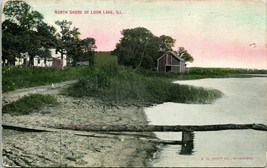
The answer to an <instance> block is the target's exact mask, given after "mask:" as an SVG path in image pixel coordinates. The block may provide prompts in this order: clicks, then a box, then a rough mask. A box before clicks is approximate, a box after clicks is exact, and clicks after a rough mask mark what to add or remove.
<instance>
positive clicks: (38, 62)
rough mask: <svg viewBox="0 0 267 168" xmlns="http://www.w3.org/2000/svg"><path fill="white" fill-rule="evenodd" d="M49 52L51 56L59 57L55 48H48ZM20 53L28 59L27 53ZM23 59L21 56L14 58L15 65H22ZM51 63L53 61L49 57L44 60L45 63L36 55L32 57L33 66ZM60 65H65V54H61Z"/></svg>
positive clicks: (47, 65) (48, 65)
mask: <svg viewBox="0 0 267 168" xmlns="http://www.w3.org/2000/svg"><path fill="white" fill-rule="evenodd" d="M50 52H51V56H52V58H57V59H61V55H60V53H59V52H56V49H54V48H53V49H50ZM21 55H22V56H24V57H26V60H27V61H29V56H28V55H27V53H22V54H21ZM24 61H25V60H24V59H23V58H16V61H15V66H18V65H23V64H24ZM52 63H53V61H52V59H49V60H47V61H46V64H45V60H44V59H43V58H39V57H38V56H36V57H35V58H34V59H33V66H37V67H51V66H52ZM62 66H63V67H65V66H67V56H66V55H64V56H63V63H62Z"/></svg>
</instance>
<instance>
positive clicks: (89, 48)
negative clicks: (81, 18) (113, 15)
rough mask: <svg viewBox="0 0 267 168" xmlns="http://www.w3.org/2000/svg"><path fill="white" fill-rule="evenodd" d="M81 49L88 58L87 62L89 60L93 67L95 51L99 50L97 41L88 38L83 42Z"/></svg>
mask: <svg viewBox="0 0 267 168" xmlns="http://www.w3.org/2000/svg"><path fill="white" fill-rule="evenodd" d="M81 48H82V51H83V55H84V57H85V58H87V59H86V60H88V62H89V64H90V65H93V64H94V55H95V49H96V48H97V47H96V45H95V39H94V38H90V37H88V38H85V39H83V40H81Z"/></svg>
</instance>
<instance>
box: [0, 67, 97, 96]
mask: <svg viewBox="0 0 267 168" xmlns="http://www.w3.org/2000/svg"><path fill="white" fill-rule="evenodd" d="M91 71H93V70H92V68H88V67H84V66H79V67H67V68H65V69H64V70H57V69H53V68H37V67H14V66H13V67H3V69H2V75H3V78H2V88H3V92H8V91H13V90H16V89H20V88H27V87H33V86H40V85H46V84H51V83H57V82H62V81H67V80H74V79H78V78H80V77H82V76H86V75H87V74H88V73H91Z"/></svg>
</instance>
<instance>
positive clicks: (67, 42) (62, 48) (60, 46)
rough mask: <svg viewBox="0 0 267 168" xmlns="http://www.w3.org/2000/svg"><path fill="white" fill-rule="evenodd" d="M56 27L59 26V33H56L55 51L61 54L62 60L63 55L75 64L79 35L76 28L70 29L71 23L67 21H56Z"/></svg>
mask: <svg viewBox="0 0 267 168" xmlns="http://www.w3.org/2000/svg"><path fill="white" fill-rule="evenodd" d="M55 23H56V25H58V26H59V28H60V31H59V32H57V33H56V39H57V42H56V49H57V51H58V52H59V53H60V54H61V59H62V60H63V58H64V55H67V57H68V59H70V58H72V59H73V62H74V63H76V60H77V59H76V58H77V56H78V55H77V54H78V52H80V51H79V50H80V49H79V48H78V47H79V45H80V44H79V40H80V39H79V35H80V32H79V31H78V28H76V27H73V28H72V29H71V25H72V22H71V21H67V20H62V21H56V22H55Z"/></svg>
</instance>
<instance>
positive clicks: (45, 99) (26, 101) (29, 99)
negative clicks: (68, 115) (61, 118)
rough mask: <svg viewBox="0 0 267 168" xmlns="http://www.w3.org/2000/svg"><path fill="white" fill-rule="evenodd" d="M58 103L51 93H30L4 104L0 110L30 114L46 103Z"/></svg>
mask: <svg viewBox="0 0 267 168" xmlns="http://www.w3.org/2000/svg"><path fill="white" fill-rule="evenodd" d="M56 104H58V101H57V99H56V98H55V97H54V96H51V95H41V94H32V95H30V96H24V97H22V98H21V99H19V100H17V101H15V102H12V103H10V104H7V105H4V106H3V109H2V112H3V113H11V114H21V115H23V114H30V113H32V112H34V111H37V110H40V109H42V108H43V107H44V106H46V105H56Z"/></svg>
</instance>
